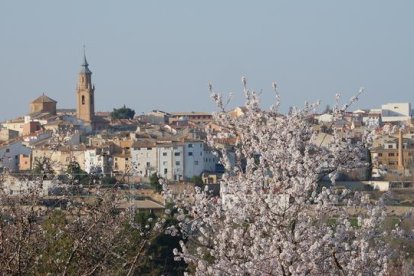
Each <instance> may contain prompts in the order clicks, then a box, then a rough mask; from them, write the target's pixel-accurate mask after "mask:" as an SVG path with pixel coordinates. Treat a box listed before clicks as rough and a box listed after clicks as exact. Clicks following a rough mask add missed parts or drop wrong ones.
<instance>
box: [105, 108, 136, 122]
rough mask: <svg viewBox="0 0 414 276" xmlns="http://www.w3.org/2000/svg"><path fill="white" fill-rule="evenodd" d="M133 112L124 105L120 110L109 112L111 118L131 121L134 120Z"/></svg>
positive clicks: (115, 109)
mask: <svg viewBox="0 0 414 276" xmlns="http://www.w3.org/2000/svg"><path fill="white" fill-rule="evenodd" d="M134 115H135V111H134V110H132V109H131V108H129V107H126V106H125V105H124V106H123V107H121V108H114V111H112V112H111V118H112V119H113V120H116V119H132V118H134Z"/></svg>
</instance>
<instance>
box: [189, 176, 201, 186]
mask: <svg viewBox="0 0 414 276" xmlns="http://www.w3.org/2000/svg"><path fill="white" fill-rule="evenodd" d="M190 182H191V183H194V185H195V186H198V187H200V186H202V185H203V184H204V183H203V178H202V177H201V176H199V175H194V176H193V177H191V179H190Z"/></svg>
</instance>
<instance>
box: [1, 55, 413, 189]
mask: <svg viewBox="0 0 414 276" xmlns="http://www.w3.org/2000/svg"><path fill="white" fill-rule="evenodd" d="M49 96H52V95H49ZM49 96H48V95H45V94H42V95H40V96H39V97H38V98H36V99H34V100H32V101H31V102H30V109H29V111H28V113H27V115H24V116H22V117H19V118H16V119H14V120H8V121H5V122H2V123H1V129H0V170H2V171H7V172H8V173H9V174H10V176H15V177H18V176H19V175H25V174H28V173H32V172H33V170H34V169H35V167H36V166H37V165H38V164H39V160H41V159H44V158H47V159H49V160H50V162H51V163H52V164H53V170H54V173H55V174H65V172H66V171H67V168H68V166H69V165H70V164H73V163H74V162H75V163H76V164H78V165H79V167H80V169H81V171H83V172H85V173H87V174H91V175H101V176H110V177H112V178H114V179H118V180H119V179H122V181H123V182H124V183H145V182H149V178H150V176H151V175H154V174H156V175H158V176H159V177H162V178H164V179H166V180H168V181H170V182H177V183H180V182H188V181H191V180H194V179H197V180H198V181H199V182H201V181H202V182H203V183H204V184H217V183H219V179H220V176H221V174H222V173H223V172H224V168H223V166H222V165H221V164H220V162H219V156H218V155H217V154H216V153H215V152H214V151H213V150H212V149H211V148H210V146H209V145H208V143H207V136H208V135H211V137H213V139H214V140H215V141H216V142H217V143H220V144H222V147H226V148H228V150H229V152H231V149H232V147H234V145H235V143H236V141H237V137H231V136H229V135H225V134H223V133H225V132H223V129H222V128H221V126H220V125H218V124H217V123H216V122H214V120H213V116H212V114H210V113H207V112H166V111H161V110H153V111H152V112H149V113H147V114H143V115H139V116H134V117H131V118H114V116H111V115H113V114H111V112H95V96H97V97H99V93H98V94H96V95H95V86H94V84H93V82H92V72H91V70H90V69H89V64H88V62H87V59H86V56H84V59H83V62H82V64H81V70H80V72H79V75H78V83H77V88H76V91H75V93H74V97H76V99H77V106H76V108H75V109H59V104H58V103H57V102H56V101H55V100H53V99H52V98H51V97H49ZM52 97H53V96H52ZM124 108H126V107H124ZM229 112H230V113H231V116H235V117H237V116H243V114H244V108H242V107H237V108H235V109H233V110H230V111H229ZM309 120H310V121H311V122H312V123H313V124H314V129H315V132H317V133H318V136H317V137H318V138H317V139H320V141H318V143H329V141H330V139H332V135H331V134H332V131H333V129H335V130H336V131H339V132H344V133H345V131H346V133H347V135H348V137H347V139H352V141H353V142H354V143H357V142H358V141H361V139H362V137H363V136H364V135H365V134H364V133H365V132H367V131H371V132H372V131H374V132H375V139H374V141H373V142H372V144H371V145H369V147H368V148H367V158H366V160H367V161H369V166H364V167H361V168H357V169H355V170H352V171H347V172H345V171H344V172H343V174H340V175H338V181H362V182H363V183H365V184H370V185H371V186H373V188H374V189H381V190H388V189H389V188H390V187H391V186H393V187H394V188H395V187H400V188H411V187H412V184H411V179H412V174H413V170H414V167H413V163H412V160H413V153H414V133H413V131H412V129H413V118H412V109H411V104H410V103H388V104H384V105H382V106H381V107H380V108H378V109H358V110H354V111H347V112H346V113H345V116H344V117H343V118H342V119H341V120H335V121H334V120H333V114H332V110H330V109H329V107H327V109H326V110H325V111H324V112H322V113H321V114H318V113H316V112H315V114H314V115H313V116H312V118H309ZM349 135H351V136H349ZM344 139H345V138H344ZM125 176H127V177H125ZM13 192H16V193H18V191H11V193H13Z"/></svg>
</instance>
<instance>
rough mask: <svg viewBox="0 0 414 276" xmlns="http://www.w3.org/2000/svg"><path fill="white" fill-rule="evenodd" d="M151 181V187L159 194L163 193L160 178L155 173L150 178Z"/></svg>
mask: <svg viewBox="0 0 414 276" xmlns="http://www.w3.org/2000/svg"><path fill="white" fill-rule="evenodd" d="M149 180H150V185H151V187H152V188H153V189H154V190H155V191H157V192H158V193H160V192H161V191H162V185H161V184H160V181H159V177H158V175H157V174H156V173H153V174H152V175H151V176H150V178H149Z"/></svg>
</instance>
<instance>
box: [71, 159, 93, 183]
mask: <svg viewBox="0 0 414 276" xmlns="http://www.w3.org/2000/svg"><path fill="white" fill-rule="evenodd" d="M66 174H67V175H68V177H69V179H70V180H71V181H72V183H76V184H80V183H81V184H84V183H88V182H89V175H88V173H87V172H85V171H84V170H82V169H81V167H80V165H79V163H78V162H76V161H71V162H70V163H69V164H68V166H67V168H66Z"/></svg>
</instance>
